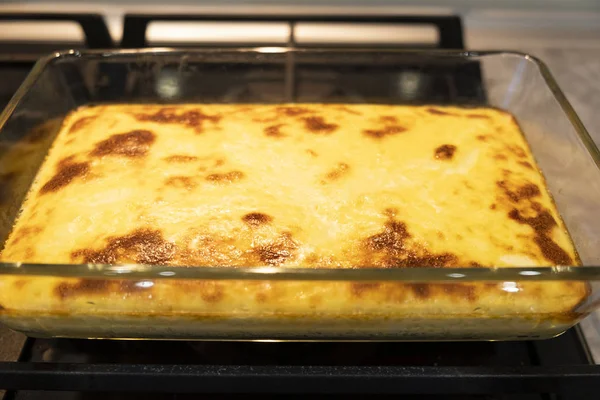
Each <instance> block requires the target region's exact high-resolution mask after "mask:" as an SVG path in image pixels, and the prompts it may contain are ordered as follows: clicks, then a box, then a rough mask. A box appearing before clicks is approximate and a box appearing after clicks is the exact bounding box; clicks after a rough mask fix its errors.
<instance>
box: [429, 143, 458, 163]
mask: <svg viewBox="0 0 600 400" xmlns="http://www.w3.org/2000/svg"><path fill="white" fill-rule="evenodd" d="M455 152H456V146H454V145H453V144H443V145H441V146H440V147H438V148H437V149H435V153H434V157H435V159H436V160H451V159H452V157H454V153H455Z"/></svg>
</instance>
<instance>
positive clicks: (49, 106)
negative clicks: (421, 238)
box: [0, 47, 600, 340]
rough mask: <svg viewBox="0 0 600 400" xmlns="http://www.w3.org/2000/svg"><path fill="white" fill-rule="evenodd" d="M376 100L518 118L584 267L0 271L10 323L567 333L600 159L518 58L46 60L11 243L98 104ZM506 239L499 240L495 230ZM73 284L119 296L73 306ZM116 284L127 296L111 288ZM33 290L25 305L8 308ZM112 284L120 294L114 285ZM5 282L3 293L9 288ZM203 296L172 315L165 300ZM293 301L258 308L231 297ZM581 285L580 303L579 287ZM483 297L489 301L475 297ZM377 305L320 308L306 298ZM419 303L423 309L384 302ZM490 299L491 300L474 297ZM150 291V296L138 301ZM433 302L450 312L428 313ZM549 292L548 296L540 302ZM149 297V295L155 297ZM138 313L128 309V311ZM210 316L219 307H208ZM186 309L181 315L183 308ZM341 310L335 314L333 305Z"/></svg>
mask: <svg viewBox="0 0 600 400" xmlns="http://www.w3.org/2000/svg"><path fill="white" fill-rule="evenodd" d="M290 102H291V103H294V102H296V103H375V104H427V105H429V104H436V105H459V106H465V107H477V106H491V107H496V108H500V109H502V110H505V111H507V112H509V113H511V114H512V115H513V116H514V117H515V118H516V119H517V121H518V123H519V124H520V126H521V127H522V130H523V132H524V135H525V136H526V139H527V141H528V143H529V145H530V146H531V149H532V152H533V155H534V157H535V158H536V160H537V162H538V164H539V167H540V169H541V171H542V173H543V175H544V177H545V179H546V181H547V186H548V188H549V190H550V192H551V194H552V196H553V198H554V201H555V203H556V206H557V208H558V211H559V213H560V214H561V216H562V218H563V219H564V223H565V225H566V226H567V228H568V230H569V231H570V234H571V237H572V239H573V241H574V243H575V246H576V248H577V251H578V253H579V257H580V259H581V263H582V265H583V266H570V265H564V266H554V267H514V268H512V267H511V268H507V267H497V268H487V267H486V268H484V267H465V268H431V267H428V266H426V265H423V266H422V267H420V268H396V269H377V268H369V267H368V266H365V268H359V269H313V268H280V267H273V266H257V267H251V268H250V267H248V268H234V267H228V266H223V267H218V268H216V267H194V268H182V267H172V266H161V265H96V264H80V265H75V264H71V265H57V264H43V265H42V264H26V263H4V264H0V322H2V323H4V324H6V325H7V326H8V327H10V328H13V329H15V330H18V331H22V332H24V333H26V334H28V335H30V336H35V337H77V338H122V339H127V338H148V339H198V340H202V339H212V340H514V339H541V338H550V337H553V336H556V335H558V334H560V333H562V332H564V331H565V330H566V329H568V328H569V327H571V326H573V325H574V324H576V323H577V322H578V321H580V320H581V319H582V318H584V317H585V316H586V315H587V314H589V313H590V312H592V311H593V310H594V308H595V307H596V306H597V304H598V299H599V296H598V285H597V283H596V282H595V281H597V280H598V279H599V277H600V267H597V266H596V265H598V264H599V261H600V243H599V240H600V224H597V223H596V220H597V216H598V215H600V201H599V199H600V170H599V169H598V166H599V165H600V153H599V152H598V149H597V148H596V146H595V144H594V142H593V141H592V139H591V138H590V136H589V135H588V133H587V132H586V131H585V129H584V127H583V125H582V124H581V122H580V121H579V119H578V118H577V116H576V115H575V113H574V111H573V109H572V108H571V106H570V105H569V103H568V102H567V100H566V99H565V96H564V95H563V94H562V92H561V91H560V89H559V88H558V87H557V85H556V82H555V81H554V80H553V78H552V77H551V75H550V73H549V71H548V69H547V68H546V67H545V66H544V64H543V63H541V62H540V61H539V60H537V59H535V58H533V57H531V56H528V55H525V54H518V53H509V52H464V51H395V50H360V49H356V50H350V49H343V50H341V49H340V50H338V49H326V50H320V49H312V50H298V49H287V48H275V47H263V48H252V49H203V50H173V49H144V50H110V51H81V52H80V51H74V50H70V51H64V52H59V53H55V54H52V55H50V56H48V57H46V58H44V59H42V60H40V61H39V62H38V63H37V64H36V66H35V67H34V69H33V70H32V72H31V74H30V75H29V77H28V78H27V79H26V81H25V82H24V83H23V85H22V86H21V88H20V89H19V90H18V92H17V93H16V94H15V96H14V98H13V99H12V101H11V102H10V104H9V105H8V106H7V108H6V109H5V110H4V112H3V113H2V115H1V116H0V185H1V188H2V193H1V194H2V196H1V197H0V215H1V219H0V240H1V241H2V242H3V243H4V241H6V238H7V236H8V235H9V233H10V231H11V228H12V226H13V224H14V221H15V218H16V217H17V216H18V213H19V210H20V208H21V205H22V202H23V199H24V197H25V195H26V194H27V191H28V188H29V187H30V185H31V183H32V182H33V179H34V178H35V175H36V173H37V171H38V169H39V167H40V165H41V163H42V161H43V160H44V157H45V156H46V154H47V151H48V150H49V147H50V146H51V144H52V142H53V139H54V137H55V136H56V134H57V132H58V130H59V128H60V126H61V122H62V120H63V118H64V117H65V115H66V114H67V113H69V112H70V111H72V110H74V109H76V108H77V107H80V106H83V105H90V104H106V103H108V104H114V103H122V104H140V103H150V104H157V103H158V104H177V103H232V104H239V103H275V104H278V103H290ZM490 229H493V227H490ZM61 279H70V281H69V282H76V284H78V285H83V286H86V287H91V288H93V287H96V286H102V285H105V286H106V285H113V286H111V287H116V288H123V287H128V288H136V291H137V292H138V294H137V295H136V296H135V301H132V300H131V298H129V295H128V294H126V293H120V292H119V291H118V290H117V291H116V292H114V293H110V294H107V295H105V297H102V298H100V299H99V298H98V296H94V294H93V290H91V291H90V294H89V296H88V297H85V296H83V297H80V298H78V300H77V302H74V303H69V304H68V305H65V304H64V303H61V302H60V299H58V300H57V299H52V298H45V297H44V296H43V293H44V290H45V288H47V287H49V286H52V285H55V284H56V283H57V282H59V281H60V280H61ZM114 280H116V281H117V282H116V283H114V282H112V281H114ZM25 281H27V282H28V283H27V284H23V283H21V289H20V291H19V292H18V293H19V297H20V298H21V297H22V298H23V299H24V300H23V301H17V300H15V299H10V298H7V297H6V296H3V295H2V292H3V291H4V292H5V293H6V292H7V290H5V289H6V288H7V286H6V285H8V284H11V285H14V284H17V285H19V282H25ZM108 282H111V283H108ZM3 285H4V286H3ZM189 285H192V287H200V286H202V287H203V288H204V289H203V291H202V292H201V293H196V294H194V292H193V291H192V292H188V293H190V294H189V297H187V298H186V299H185V302H183V303H182V302H179V303H177V304H175V303H173V304H165V303H164V299H162V300H161V299H158V298H157V296H155V297H153V296H152V293H153V292H154V291H156V290H157V289H158V290H160V288H161V287H162V288H169V287H171V288H172V287H176V288H177V287H181V288H184V287H189ZM193 285H196V286H193ZM252 287H261V288H267V289H268V290H269V291H271V292H273V293H275V292H279V293H285V294H286V296H284V300H281V301H279V302H278V301H274V302H267V303H266V304H264V305H262V306H261V307H259V308H256V307H251V306H249V305H248V304H246V303H245V302H244V297H243V296H240V297H239V299H237V300H235V299H234V300H232V301H230V302H226V303H219V302H218V301H216V302H215V299H219V298H220V297H221V296H222V292H223V290H225V289H227V290H228V291H230V292H233V293H245V292H247V291H248V290H251V288H252ZM574 287H577V288H580V289H581V290H580V293H583V292H584V293H585V295H584V296H580V298H574V297H573V296H570V295H569V293H570V290H571V289H573V288H574ZM473 288H485V291H484V295H482V296H474V295H473V291H474V289H473ZM348 291H351V292H352V293H354V296H355V298H361V296H363V294H365V293H367V294H368V293H379V296H380V297H377V296H375V297H376V298H377V299H379V300H377V299H376V300H373V301H361V302H357V303H356V304H354V303H353V302H352V301H345V302H339V303H336V304H337V305H336V306H329V307H325V306H318V305H317V306H315V305H312V306H311V305H307V304H308V303H307V302H306V301H305V300H306V299H305V297H306V296H305V295H306V294H307V293H309V292H310V293H313V294H314V293H317V294H318V295H319V296H320V297H321V298H331V299H335V298H338V299H339V298H342V297H344V296H346V295H347V293H348ZM403 291H410V292H411V293H413V295H411V296H409V297H408V298H409V299H412V300H406V299H404V300H402V297H401V296H400V297H398V298H400V300H396V301H395V303H394V304H391V303H390V302H389V301H388V302H386V301H382V300H381V296H384V297H385V296H386V293H387V294H388V295H390V296H392V297H394V293H400V292H403ZM476 291H477V292H478V291H479V289H477V290H476ZM140 293H141V294H140ZM431 293H445V294H450V295H451V296H449V297H443V298H442V299H443V300H439V301H437V300H435V296H434V297H433V301H429V302H426V305H425V306H423V304H425V303H423V302H419V299H423V298H428V297H429V296H430V294H431ZM540 293H545V294H546V295H545V296H546V297H545V298H540ZM146 294H147V295H146ZM120 302H129V308H128V309H126V310H124V308H123V307H119V306H118V305H119V304H120ZM211 303H212V304H211ZM174 304H175V305H174ZM332 304H333V303H332Z"/></svg>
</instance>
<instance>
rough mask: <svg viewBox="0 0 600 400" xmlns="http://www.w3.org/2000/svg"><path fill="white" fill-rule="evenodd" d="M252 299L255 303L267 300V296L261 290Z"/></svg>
mask: <svg viewBox="0 0 600 400" xmlns="http://www.w3.org/2000/svg"><path fill="white" fill-rule="evenodd" d="M254 299H255V300H256V302H257V303H264V302H266V301H267V299H268V296H267V295H266V294H265V293H263V292H258V293H256V295H255V296H254Z"/></svg>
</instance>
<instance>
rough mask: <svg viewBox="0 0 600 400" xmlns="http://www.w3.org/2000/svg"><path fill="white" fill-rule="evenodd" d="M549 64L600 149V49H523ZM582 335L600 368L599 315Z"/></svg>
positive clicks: (588, 322) (585, 324)
mask: <svg viewBox="0 0 600 400" xmlns="http://www.w3.org/2000/svg"><path fill="white" fill-rule="evenodd" d="M521 51H524V52H527V53H529V54H531V55H534V56H536V57H537V58H539V59H541V60H542V61H544V62H545V63H546V65H547V66H548V67H549V68H550V72H552V75H553V76H554V78H555V79H556V80H557V82H558V84H559V86H560V88H561V89H562V90H563V91H564V93H565V95H566V96H567V98H568V99H569V102H570V103H571V105H572V106H573V108H574V109H575V111H576V112H577V115H578V116H579V118H580V119H581V121H582V122H583V124H584V125H585V127H586V128H587V130H588V132H589V133H590V135H591V136H592V138H593V139H594V141H595V142H596V145H597V146H599V147H600V46H598V48H595V49H594V48H586V49H583V48H579V49H563V48H530V49H521ZM581 327H582V330H583V333H584V335H585V337H586V340H587V342H588V346H589V347H590V351H591V352H592V355H593V357H594V360H595V361H596V363H597V364H600V311H596V312H595V313H593V314H592V315H590V316H589V317H588V318H586V319H585V320H584V321H583V322H582V323H581Z"/></svg>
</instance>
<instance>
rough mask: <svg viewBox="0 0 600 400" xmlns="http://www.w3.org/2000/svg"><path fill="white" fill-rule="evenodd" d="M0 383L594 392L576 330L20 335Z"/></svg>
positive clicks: (569, 399)
mask: <svg viewBox="0 0 600 400" xmlns="http://www.w3.org/2000/svg"><path fill="white" fill-rule="evenodd" d="M0 387H2V388H7V389H12V390H20V391H17V392H12V393H10V396H9V397H8V398H9V399H14V400H17V399H43V398H47V397H44V396H45V392H32V390H34V391H35V390H42V391H43V390H52V391H76V392H90V393H88V394H83V393H79V394H77V396H79V397H75V398H78V399H79V398H81V399H87V398H95V397H94V396H97V394H94V393H93V392H111V394H112V395H119V394H120V395H122V394H123V393H125V392H131V394H130V396H134V395H135V396H142V395H143V396H145V397H143V398H148V399H152V398H157V399H163V398H164V399H166V398H175V397H169V396H173V394H175V393H178V394H185V393H188V394H189V393H203V394H213V395H216V394H232V393H237V394H248V393H256V394H261V395H274V394H296V395H299V394H304V395H307V394H311V393H327V394H336V395H350V394H354V395H357V394H379V395H381V394H388V395H392V394H396V395H399V394H403V395H407V394H422V395H438V396H441V395H444V397H438V398H444V399H446V398H452V397H446V396H450V395H455V396H458V395H473V396H475V395H478V396H480V397H474V398H493V399H495V398H522V399H544V398H548V397H547V396H549V395H550V394H553V395H554V396H555V397H551V398H555V399H563V400H573V399H583V398H591V397H589V396H592V395H593V394H594V393H596V392H597V391H598V390H600V366H596V365H592V364H591V361H590V356H589V352H588V351H587V349H586V347H585V345H584V344H583V341H582V340H581V337H580V332H579V330H578V329H577V328H574V329H571V330H569V331H568V332H566V333H565V334H564V335H562V336H560V337H558V338H555V339H550V340H546V341H539V342H535V341H522V342H447V343H443V342H439V343H433V342H432V343H401V342H398V343H276V342H185V341H181V342H160V341H98V340H66V339H28V341H27V343H26V345H25V347H24V350H23V353H22V354H21V357H20V359H19V362H16V363H0ZM23 390H25V391H23ZM149 392H152V393H154V395H153V396H155V397H149V396H150V395H149V394H147V393H149ZM135 393H137V395H136V394H135ZM140 393H142V394H140ZM517 394H518V395H519V397H498V396H499V395H502V396H508V395H510V396H514V395H517ZM36 396H37V397H36ZM544 396H546V397H544ZM111 398H112V397H111ZM117 398H118V397H117ZM129 398H136V397H129ZM140 398H142V397H140ZM177 398H179V397H177Z"/></svg>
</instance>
